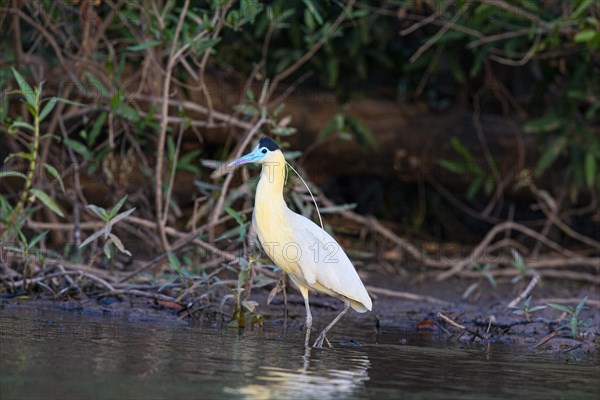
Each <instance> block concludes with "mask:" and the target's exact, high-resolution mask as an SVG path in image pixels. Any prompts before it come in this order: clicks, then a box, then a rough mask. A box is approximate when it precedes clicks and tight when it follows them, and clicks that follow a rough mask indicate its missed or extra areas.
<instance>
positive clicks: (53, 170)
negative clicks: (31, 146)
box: [44, 163, 65, 193]
mask: <svg viewBox="0 0 600 400" xmlns="http://www.w3.org/2000/svg"><path fill="white" fill-rule="evenodd" d="M44 169H45V170H46V171H48V173H49V174H50V175H52V176H53V177H54V178H55V179H56V180H57V181H58V183H59V184H60V188H61V189H62V191H63V193H64V192H65V185H64V184H63V181H62V178H61V177H60V174H59V173H58V171H57V170H56V168H54V167H53V166H52V165H50V164H48V163H44Z"/></svg>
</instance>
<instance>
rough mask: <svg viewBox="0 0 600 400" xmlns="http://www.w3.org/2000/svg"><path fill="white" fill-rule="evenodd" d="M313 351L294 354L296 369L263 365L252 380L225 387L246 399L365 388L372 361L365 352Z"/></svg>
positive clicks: (345, 393)
mask: <svg viewBox="0 0 600 400" xmlns="http://www.w3.org/2000/svg"><path fill="white" fill-rule="evenodd" d="M311 352H314V350H313V349H312V348H310V347H305V349H304V354H303V355H302V356H299V357H298V358H297V363H298V367H299V368H298V369H288V368H279V367H272V366H262V367H260V368H259V370H258V371H257V372H256V376H254V377H253V379H252V381H254V382H256V381H258V382H262V384H257V383H252V384H249V385H245V386H241V387H239V388H226V389H225V392H226V393H229V394H235V395H241V396H243V397H245V398H247V399H306V398H318V399H327V398H344V397H349V396H351V395H352V396H356V395H357V394H359V393H360V392H361V391H363V390H364V389H365V383H366V381H368V380H369V374H368V369H369V368H370V367H371V363H370V361H369V358H368V357H367V355H366V353H363V352H362V351H358V350H349V349H345V350H344V351H343V352H339V351H338V352H330V353H323V352H318V351H317V352H316V353H311Z"/></svg>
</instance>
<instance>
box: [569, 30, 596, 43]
mask: <svg viewBox="0 0 600 400" xmlns="http://www.w3.org/2000/svg"><path fill="white" fill-rule="evenodd" d="M597 35H598V32H596V31H595V30H594V29H584V30H583V31H580V32H578V33H577V35H575V39H574V40H575V43H588V42H591V41H592V40H594V39H596V36H597Z"/></svg>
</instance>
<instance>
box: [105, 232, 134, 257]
mask: <svg viewBox="0 0 600 400" xmlns="http://www.w3.org/2000/svg"><path fill="white" fill-rule="evenodd" d="M108 237H109V240H110V241H112V242H113V244H114V245H115V247H116V248H117V249H118V250H119V251H120V252H121V253H123V254H127V255H128V256H130V255H131V253H130V252H129V251H128V250H127V249H125V246H124V245H123V242H121V239H119V238H118V237H117V236H116V235H114V234H113V233H111V234H110V235H109V236H108Z"/></svg>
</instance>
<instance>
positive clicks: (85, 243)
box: [79, 229, 104, 249]
mask: <svg viewBox="0 0 600 400" xmlns="http://www.w3.org/2000/svg"><path fill="white" fill-rule="evenodd" d="M103 233H104V229H100V230H99V231H96V232H94V233H93V234H92V235H91V236H90V237H88V238H87V239H85V240H84V241H83V243H81V244H80V245H79V248H80V249H83V248H84V247H85V246H87V245H88V244H90V243H91V242H93V241H94V240H96V239H97V238H99V237H100V235H102V234H103Z"/></svg>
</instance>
